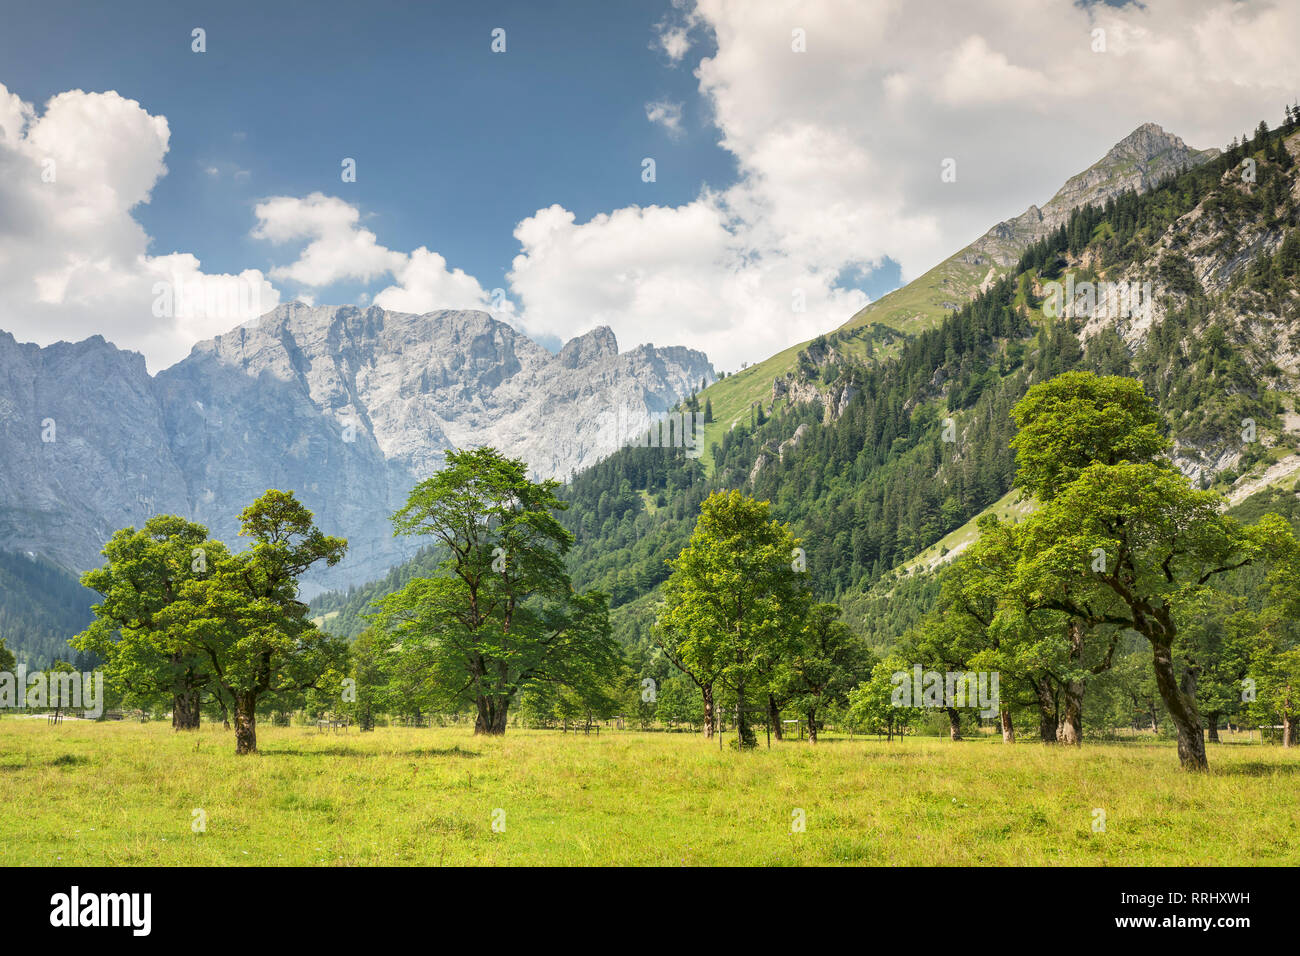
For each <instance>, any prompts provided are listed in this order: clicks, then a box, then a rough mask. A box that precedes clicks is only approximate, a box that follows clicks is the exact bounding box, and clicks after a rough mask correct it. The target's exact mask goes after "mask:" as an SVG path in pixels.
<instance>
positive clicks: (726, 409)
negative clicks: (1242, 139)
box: [704, 123, 1219, 462]
mask: <svg viewBox="0 0 1300 956" xmlns="http://www.w3.org/2000/svg"><path fill="white" fill-rule="evenodd" d="M1218 155H1219V150H1218V149H1203V150H1201V149H1194V148H1192V147H1189V146H1188V145H1187V144H1186V143H1184V142H1183V140H1182V139H1180V138H1179V137H1178V136H1175V135H1173V134H1172V133H1168V132H1166V131H1165V130H1163V129H1161V127H1159V126H1158V125H1156V124H1155V123H1144V124H1143V125H1141V126H1139V127H1138V128H1137V129H1135V130H1134V131H1133V132H1132V133H1130V134H1129V135H1128V136H1126V137H1124V139H1122V140H1120V141H1119V142H1118V143H1116V144H1115V145H1114V146H1112V147H1111V148H1110V149H1109V150H1107V152H1106V154H1105V155H1104V156H1103V157H1102V158H1101V159H1099V160H1097V161H1096V162H1095V163H1093V164H1092V165H1091V166H1089V167H1088V168H1087V169H1085V170H1083V171H1082V172H1080V173H1077V174H1076V175H1074V176H1071V177H1070V179H1069V180H1067V181H1066V183H1065V184H1064V185H1063V186H1062V187H1061V188H1060V189H1059V190H1057V192H1056V194H1055V195H1054V196H1052V198H1051V199H1049V200H1048V201H1047V202H1045V203H1044V204H1043V205H1042V206H1041V207H1038V206H1030V207H1029V208H1028V209H1026V210H1025V211H1024V212H1023V213H1021V214H1020V215H1019V216H1016V217H1014V218H1012V219H1008V220H1005V221H1003V222H1000V223H998V224H996V225H995V226H993V227H992V228H990V229H989V230H988V231H987V232H986V233H985V234H984V235H982V236H980V237H979V238H978V239H976V240H975V241H974V242H972V243H970V244H969V245H967V246H965V247H964V248H962V249H959V250H958V251H957V252H955V253H953V254H952V255H951V256H949V257H948V258H947V259H945V260H943V261H942V262H940V263H939V264H938V265H936V266H935V267H934V268H932V269H930V270H929V271H928V272H926V273H924V274H923V275H921V276H918V277H917V278H916V279H914V280H913V281H912V282H909V283H908V284H907V285H905V286H903V287H902V288H900V289H896V290H894V291H893V292H890V293H888V294H887V295H884V296H881V297H880V298H879V299H877V300H875V301H874V302H870V303H868V304H867V305H866V306H864V307H863V308H862V309H861V310H859V311H858V312H857V313H856V314H855V315H853V316H852V317H851V318H850V319H849V320H848V321H847V322H845V323H844V324H843V325H842V326H840V328H839V329H838V330H836V331H837V332H838V333H839V339H840V341H839V350H840V352H841V353H842V354H846V355H852V356H856V357H858V358H866V357H867V348H868V346H867V345H866V344H865V340H866V339H867V338H869V337H870V336H871V331H870V330H871V328H872V327H873V326H885V327H888V328H892V329H896V330H900V331H903V332H916V331H918V330H919V329H922V328H927V327H930V326H933V325H937V324H938V323H939V322H941V321H943V319H944V317H945V316H947V315H948V314H949V313H951V312H952V311H953V310H954V309H957V308H960V307H961V306H962V305H963V304H965V303H966V302H969V301H970V300H971V299H972V298H973V297H974V296H975V295H977V294H978V293H979V292H980V291H981V290H983V289H987V288H988V287H989V286H990V285H991V284H992V282H993V281H994V280H995V279H996V278H997V277H998V276H1000V275H1004V274H1005V273H1006V272H1007V271H1008V269H1009V268H1010V267H1012V266H1013V265H1014V264H1015V262H1016V260H1017V259H1018V258H1019V257H1020V254H1021V253H1022V252H1023V251H1024V250H1025V249H1026V248H1027V247H1028V246H1029V245H1030V244H1031V243H1033V242H1035V241H1037V240H1038V239H1041V238H1042V237H1043V236H1044V235H1046V234H1048V233H1049V232H1051V231H1052V230H1053V229H1056V228H1059V226H1060V225H1061V224H1062V223H1063V222H1064V221H1065V220H1066V219H1067V218H1068V217H1069V215H1070V212H1071V211H1072V210H1073V209H1076V208H1079V207H1081V206H1084V205H1088V204H1092V205H1099V206H1100V205H1104V204H1105V203H1106V201H1107V200H1109V199H1112V198H1114V197H1115V196H1118V195H1120V194H1122V193H1123V192H1125V191H1127V190H1132V191H1135V192H1139V193H1141V192H1145V191H1146V190H1148V189H1150V188H1151V187H1152V186H1153V185H1155V184H1156V183H1159V182H1162V181H1163V180H1165V179H1168V178H1169V177H1170V176H1173V175H1175V174H1176V173H1178V172H1179V171H1180V170H1182V169H1189V168H1192V167H1195V166H1199V165H1201V164H1203V163H1206V162H1208V161H1210V160H1212V159H1214V158H1215V157H1217V156H1218ZM810 344H811V343H810V342H803V343H800V344H799V345H795V346H791V347H790V348H788V349H786V350H784V351H782V352H780V353H778V354H777V355H774V356H772V357H771V358H769V359H766V360H764V361H762V362H759V363H756V364H754V365H751V366H749V367H748V368H746V369H742V370H741V371H739V372H737V373H735V374H734V375H727V376H725V377H724V378H722V379H721V380H720V381H719V382H717V383H716V384H715V385H713V386H712V387H711V388H710V389H709V391H708V393H707V395H706V396H705V397H707V398H708V399H709V400H710V401H711V402H712V404H713V409H714V413H715V417H716V424H714V425H713V426H711V427H707V428H706V429H705V433H704V447H705V448H706V449H708V448H709V447H710V446H711V445H712V444H713V443H714V442H717V441H720V440H721V437H722V435H723V433H724V432H725V431H726V430H727V429H729V428H730V427H731V425H732V423H733V422H735V421H739V420H741V419H744V418H747V417H748V415H749V409H750V408H751V407H752V406H753V405H754V404H755V403H759V402H761V403H763V404H764V405H770V404H771V403H772V401H773V400H774V398H775V397H776V394H775V392H776V391H784V390H788V389H789V388H790V384H789V383H790V380H792V379H796V378H797V377H798V368H797V366H798V360H799V355H800V354H801V353H802V352H804V351H805V350H806V349H807V348H808V346H809V345H810ZM782 380H785V382H786V384H784V385H778V384H777V383H778V382H781V381H782ZM774 386H776V389H775V390H774ZM706 461H708V462H712V455H711V454H709V455H706Z"/></svg>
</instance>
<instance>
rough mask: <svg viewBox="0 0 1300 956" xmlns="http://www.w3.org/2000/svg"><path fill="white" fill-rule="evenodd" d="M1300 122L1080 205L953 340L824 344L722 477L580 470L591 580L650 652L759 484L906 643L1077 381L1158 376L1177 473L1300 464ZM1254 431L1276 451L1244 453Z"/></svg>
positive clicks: (829, 577) (872, 332) (691, 468)
mask: <svg viewBox="0 0 1300 956" xmlns="http://www.w3.org/2000/svg"><path fill="white" fill-rule="evenodd" d="M1295 130H1296V117H1294V116H1293V115H1292V114H1291V112H1290V111H1288V115H1287V122H1286V123H1285V124H1284V125H1283V126H1282V127H1279V129H1277V130H1274V131H1271V132H1270V131H1268V129H1267V127H1266V126H1265V125H1264V124H1261V127H1260V129H1259V130H1257V131H1256V133H1255V135H1254V137H1253V138H1251V139H1250V140H1249V141H1248V142H1246V141H1243V142H1240V143H1234V144H1232V145H1231V146H1230V147H1229V148H1228V149H1227V150H1226V151H1225V152H1224V153H1223V154H1222V155H1220V156H1219V157H1218V158H1216V159H1214V160H1212V161H1210V162H1208V163H1205V164H1203V165H1199V166H1197V167H1195V168H1193V169H1191V170H1185V171H1183V172H1182V173H1180V174H1177V175H1175V176H1173V177H1171V178H1170V179H1168V180H1167V181H1165V182H1164V183H1162V184H1161V185H1159V186H1157V187H1155V188H1153V189H1151V190H1149V191H1148V192H1146V193H1143V194H1137V193H1134V192H1129V193H1126V194H1122V195H1120V196H1118V197H1114V198H1112V199H1111V200H1109V201H1108V202H1107V203H1106V205H1105V206H1104V207H1101V208H1094V207H1085V208H1083V209H1079V210H1076V211H1075V212H1074V213H1073V214H1072V215H1071V217H1070V218H1069V221H1068V222H1067V223H1065V224H1063V225H1062V226H1061V227H1060V228H1059V229H1058V230H1056V231H1055V232H1053V233H1050V234H1049V235H1047V236H1045V237H1044V238H1043V239H1042V240H1040V241H1038V242H1036V243H1035V244H1033V245H1032V246H1030V247H1029V249H1028V250H1026V252H1025V253H1024V254H1023V256H1022V257H1021V259H1020V261H1019V262H1018V263H1017V265H1016V266H1015V267H1014V268H1013V269H1012V270H1011V271H1010V272H1009V273H1008V274H1007V275H1005V276H1004V277H1003V278H1002V279H1000V280H998V281H996V282H993V283H992V284H991V285H990V286H989V287H987V288H986V289H985V291H983V292H981V293H980V294H979V295H978V296H977V297H976V298H975V299H974V300H973V301H971V302H970V303H968V304H967V305H965V306H963V307H962V308H960V309H958V310H955V311H954V312H952V313H951V314H950V315H949V316H948V317H947V318H946V319H945V320H944V321H943V322H942V323H941V324H940V325H939V326H937V327H935V328H932V329H929V330H926V331H922V332H920V333H919V334H914V335H904V334H903V333H900V332H898V331H897V330H893V329H886V328H884V327H875V328H873V327H858V328H851V329H849V328H846V329H844V330H841V331H838V332H834V333H831V334H829V335H827V336H824V337H823V338H822V339H819V340H817V341H816V342H814V343H812V344H811V345H810V346H809V347H808V348H807V349H805V350H804V351H803V353H801V355H800V357H799V361H798V363H797V366H798V371H797V373H796V374H795V375H794V376H793V377H786V378H784V379H778V380H776V381H775V382H774V383H773V389H772V396H771V398H770V400H768V401H766V402H763V403H757V404H755V405H754V406H752V407H751V409H750V413H749V416H748V420H744V419H743V418H742V420H740V421H738V422H737V423H736V424H735V425H734V426H733V427H732V428H731V429H730V431H728V432H727V433H726V434H725V435H724V437H723V438H722V440H721V442H718V443H716V444H715V445H714V446H713V447H712V449H711V453H712V454H711V459H712V463H713V469H712V473H711V474H710V473H709V472H708V471H707V470H706V468H705V467H704V466H703V465H702V464H701V463H700V462H699V461H698V460H693V459H691V458H689V457H687V456H686V454H685V453H684V451H683V450H682V449H680V448H678V449H674V448H653V447H652V448H642V447H637V448H625V449H622V450H620V451H619V452H617V453H615V454H614V455H612V456H610V457H609V458H608V459H606V460H604V461H602V462H601V463H600V464H598V465H596V466H595V467H593V468H590V469H588V470H586V471H584V472H582V473H581V474H579V475H577V476H576V477H575V478H574V479H573V480H572V481H571V482H570V483H569V484H568V485H567V486H566V487H565V489H564V491H563V495H562V496H563V497H564V498H565V499H566V500H567V502H568V503H569V505H570V508H569V510H568V511H567V512H566V513H565V514H564V516H563V521H564V522H565V524H566V525H567V526H568V528H569V529H570V530H571V531H572V532H573V534H574V535H575V538H576V544H575V547H574V549H573V552H572V553H571V555H570V565H571V568H572V573H573V579H574V584H575V586H577V587H579V588H589V587H596V588H599V589H602V590H604V591H606V592H607V593H608V594H609V595H610V598H611V606H612V608H614V609H615V619H616V622H617V623H618V624H619V630H620V632H621V635H622V637H623V639H624V641H625V642H626V643H629V644H632V645H637V644H639V645H641V649H642V651H643V653H644V654H646V655H650V654H651V653H652V651H651V650H650V646H649V643H648V641H647V640H646V638H647V633H646V628H647V626H648V622H649V617H650V615H648V614H646V613H644V609H645V608H644V604H645V602H644V601H643V600H640V599H643V598H644V597H645V596H646V595H648V594H649V593H651V592H652V591H653V590H654V589H655V588H656V587H657V586H658V585H659V584H660V583H661V582H662V581H663V580H664V579H665V578H666V577H667V573H668V570H667V566H666V565H665V561H666V560H667V559H668V558H670V557H673V556H675V555H676V554H677V553H678V552H679V551H680V550H681V548H682V546H683V545H684V543H685V541H686V540H687V538H688V536H689V534H690V532H691V529H692V527H693V525H694V521H695V518H696V515H697V514H698V510H699V505H700V503H701V502H702V501H703V500H704V498H705V497H707V495H708V494H709V493H710V492H711V491H713V490H716V489H719V488H740V489H743V490H745V491H746V492H747V493H750V494H753V495H755V496H756V497H758V498H760V499H768V500H770V501H771V502H772V503H773V510H774V514H776V515H777V516H778V517H779V518H780V519H781V520H784V521H788V522H790V523H791V525H792V527H793V530H794V532H795V534H796V535H797V536H798V537H799V538H801V539H802V547H803V548H804V550H805V551H806V555H807V569H808V571H807V573H808V575H809V583H810V585H811V587H812V589H813V591H814V593H815V594H816V595H817V596H818V597H819V598H821V599H824V600H837V601H838V602H839V603H840V604H841V605H842V606H843V607H844V608H845V609H846V611H847V615H846V616H847V618H848V620H849V622H850V624H851V625H852V626H854V627H855V628H857V629H859V630H861V631H862V632H864V633H865V634H866V636H867V637H868V640H869V641H870V643H871V644H873V645H874V646H877V647H885V646H889V645H890V644H891V643H892V641H893V640H894V639H895V638H896V637H897V635H898V633H899V632H900V630H901V629H902V628H904V627H905V626H906V625H907V624H909V623H911V622H912V621H913V620H914V619H915V618H916V617H917V616H919V614H920V613H922V612H923V610H924V609H925V607H926V606H928V604H929V603H930V602H931V601H932V600H933V597H934V594H935V587H934V586H933V584H932V583H927V581H926V580H925V578H924V577H922V578H921V579H919V580H916V581H911V580H909V581H906V582H903V583H901V584H900V583H898V582H897V580H896V575H895V574H893V573H891V572H892V571H893V569H895V568H897V567H898V566H899V565H900V564H901V563H903V562H904V561H906V560H907V559H908V558H910V557H912V556H913V555H916V554H917V553H918V552H920V551H922V550H923V549H925V548H927V547H929V546H930V545H932V544H934V543H935V542H937V541H939V540H940V539H941V538H943V537H944V535H946V534H948V533H950V532H952V531H954V530H955V529H957V528H960V527H961V526H963V524H965V523H966V522H968V521H969V520H970V519H972V518H973V517H974V516H976V515H978V514H979V513H980V512H981V511H982V510H984V509H985V508H987V507H989V506H990V505H991V504H993V503H994V502H995V501H997V500H998V499H999V498H1001V497H1003V496H1004V495H1006V494H1007V492H1008V491H1010V490H1011V485H1012V478H1013V475H1014V471H1015V465H1014V455H1013V453H1012V451H1011V449H1010V447H1009V444H1008V442H1009V440H1010V438H1011V436H1012V434H1013V432H1014V427H1013V425H1012V422H1011V419H1010V416H1009V410H1010V408H1011V406H1012V405H1013V404H1014V403H1015V402H1016V401H1017V400H1018V399H1019V398H1020V397H1021V396H1023V395H1024V393H1025V391H1026V390H1027V389H1028V387H1029V386H1030V385H1032V384H1034V383H1036V382H1040V381H1044V380H1046V379H1048V378H1051V377H1053V376H1055V375H1058V374H1060V373H1061V372H1064V371H1068V370H1072V369H1088V370H1093V371H1096V372H1099V373H1102V374H1121V375H1127V376H1132V377H1135V378H1138V379H1140V380H1141V381H1142V382H1143V384H1144V386H1145V387H1146V389H1147V391H1148V393H1149V394H1151V395H1152V396H1153V397H1155V398H1156V399H1157V402H1158V404H1159V406H1160V408H1161V409H1162V411H1163V412H1164V413H1165V415H1166V417H1167V418H1168V420H1169V427H1170V432H1171V437H1173V438H1174V439H1175V441H1176V460H1178V461H1179V464H1180V465H1182V466H1183V467H1184V468H1185V470H1188V471H1189V473H1192V474H1193V475H1194V476H1195V477H1197V478H1198V479H1199V480H1200V482H1201V484H1202V485H1204V486H1209V485H1210V484H1211V483H1214V482H1216V481H1217V482H1218V483H1219V485H1220V487H1226V485H1227V484H1228V483H1230V482H1231V481H1233V480H1237V479H1239V477H1240V476H1242V475H1245V474H1247V473H1249V472H1251V471H1254V472H1256V473H1258V472H1260V471H1261V470H1262V469H1263V468H1264V467H1265V466H1267V465H1270V464H1273V463H1275V462H1277V461H1280V460H1283V459H1286V458H1287V457H1288V456H1290V455H1292V454H1293V453H1294V451H1295V448H1294V445H1295V441H1296V436H1295V435H1293V434H1290V433H1288V432H1287V431H1286V415H1287V414H1288V413H1289V411H1290V408H1291V394H1292V390H1293V387H1294V375H1295V374H1296V371H1297V369H1300V305H1298V303H1300V296H1298V295H1297V292H1296V289H1295V277H1296V274H1297V269H1298V268H1300V231H1297V229H1296V226H1297V222H1298V221H1300V218H1298V211H1297V210H1298V209H1300V206H1298V204H1297V194H1298V193H1300V186H1298V185H1297V169H1296V161H1295V158H1294V153H1295V151H1296V148H1297V138H1296V137H1295V136H1294V135H1293V134H1294V133H1295ZM1288 147H1289V148H1288ZM1248 161H1250V162H1248ZM1246 169H1249V170H1250V172H1249V174H1247V173H1246V172H1245V170H1246ZM1066 277H1070V278H1072V279H1073V280H1074V281H1075V282H1077V283H1079V284H1083V283H1086V282H1089V281H1095V282H1103V281H1119V280H1124V281H1128V282H1130V283H1137V282H1139V281H1142V282H1150V283H1151V288H1152V289H1153V290H1154V300H1155V301H1154V305H1153V308H1152V309H1151V311H1150V314H1149V317H1148V318H1147V320H1146V321H1145V322H1142V321H1137V320H1134V319H1133V318H1132V317H1131V316H1126V315H1119V316H1111V315H1108V314H1107V313H1106V311H1105V308H1104V307H1101V306H1098V307H1094V308H1093V309H1091V310H1084V309H1079V308H1077V307H1075V308H1073V309H1066V310H1065V314H1061V315H1053V314H1052V312H1053V309H1052V307H1051V297H1050V289H1051V286H1050V284H1051V283H1053V282H1061V281H1063V280H1064V279H1065V278H1066ZM850 340H852V341H850ZM864 355H865V356H866V357H865V358H863V357H862V356H864ZM708 394H709V393H708V391H706V392H704V393H702V395H701V396H700V399H702V400H705V401H707V397H708ZM1243 420H1250V421H1252V422H1253V423H1254V427H1255V429H1256V432H1257V437H1256V440H1253V441H1243V440H1242V438H1241V436H1240V434H1239V433H1240V432H1241V430H1242V423H1243ZM394 573H395V574H396V575H398V577H400V576H401V575H402V574H403V573H404V572H402V571H400V570H399V571H397V572H394ZM394 580H395V581H396V580H397V578H394ZM882 582H884V583H883V584H882ZM384 590H385V588H384V587H381V586H375V587H371V588H366V589H363V590H359V591H358V592H357V593H356V594H355V595H354V596H353V597H352V599H351V600H350V601H349V600H340V598H339V597H338V596H329V597H326V598H324V599H321V600H318V601H317V602H316V604H315V605H314V608H315V609H316V611H317V613H324V612H325V611H338V612H339V615H338V618H337V619H335V620H332V621H330V622H329V624H328V625H327V626H330V627H331V629H337V630H338V631H339V632H340V633H347V634H355V633H357V632H358V630H359V628H360V626H361V622H362V618H361V616H359V611H360V610H361V606H362V605H363V604H364V603H365V602H366V601H367V600H368V599H370V598H372V597H374V596H375V594H377V593H382V592H383V591H384ZM372 591H373V592H375V593H374V594H372V593H371V592H372ZM886 595H888V596H887V597H886ZM620 609H625V612H626V611H634V612H635V613H631V614H627V613H624V614H622V615H620V613H619V610H620Z"/></svg>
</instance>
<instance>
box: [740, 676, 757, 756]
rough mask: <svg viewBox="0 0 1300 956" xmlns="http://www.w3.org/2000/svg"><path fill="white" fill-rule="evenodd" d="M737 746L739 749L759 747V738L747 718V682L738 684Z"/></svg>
mask: <svg viewBox="0 0 1300 956" xmlns="http://www.w3.org/2000/svg"><path fill="white" fill-rule="evenodd" d="M736 746H737V747H738V748H745V747H757V746H758V738H757V737H755V736H754V731H753V728H751V727H750V726H749V720H748V719H746V717H745V682H744V681H743V680H742V681H738V682H737V683H736Z"/></svg>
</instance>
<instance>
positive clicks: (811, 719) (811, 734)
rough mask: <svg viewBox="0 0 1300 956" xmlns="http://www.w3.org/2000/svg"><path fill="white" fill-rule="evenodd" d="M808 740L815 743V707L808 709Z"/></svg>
mask: <svg viewBox="0 0 1300 956" xmlns="http://www.w3.org/2000/svg"><path fill="white" fill-rule="evenodd" d="M808 740H809V742H810V743H814V744H815V743H817V708H816V707H813V708H812V709H810V710H809V711H808Z"/></svg>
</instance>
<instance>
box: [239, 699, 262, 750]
mask: <svg viewBox="0 0 1300 956" xmlns="http://www.w3.org/2000/svg"><path fill="white" fill-rule="evenodd" d="M235 753H236V754H253V753H257V695H256V694H252V693H244V694H236V695H235Z"/></svg>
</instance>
